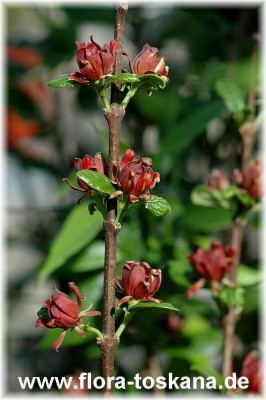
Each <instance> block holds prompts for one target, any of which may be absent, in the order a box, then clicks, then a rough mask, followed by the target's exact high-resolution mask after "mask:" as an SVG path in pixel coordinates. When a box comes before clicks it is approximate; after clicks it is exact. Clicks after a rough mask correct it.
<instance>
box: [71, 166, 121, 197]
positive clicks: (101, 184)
mask: <svg viewBox="0 0 266 400" xmlns="http://www.w3.org/2000/svg"><path fill="white" fill-rule="evenodd" d="M77 177H78V178H79V179H81V180H82V181H83V182H85V183H86V184H87V185H88V186H90V187H91V188H92V189H94V190H97V191H98V192H100V193H107V194H112V193H114V192H115V188H114V187H113V185H112V182H111V181H110V179H109V178H107V176H105V175H104V174H101V173H100V172H95V171H90V170H82V171H79V172H77Z"/></svg>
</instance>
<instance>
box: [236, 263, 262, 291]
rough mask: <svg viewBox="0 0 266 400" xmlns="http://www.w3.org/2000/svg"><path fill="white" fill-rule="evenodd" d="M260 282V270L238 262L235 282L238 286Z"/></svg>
mask: <svg viewBox="0 0 266 400" xmlns="http://www.w3.org/2000/svg"><path fill="white" fill-rule="evenodd" d="M260 282H262V271H261V270H258V269H254V268H250V267H248V266H247V265H244V264H239V265H238V268H237V283H238V285H239V286H251V285H257V284H258V283H260Z"/></svg>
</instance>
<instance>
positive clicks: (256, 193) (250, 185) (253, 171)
mask: <svg viewBox="0 0 266 400" xmlns="http://www.w3.org/2000/svg"><path fill="white" fill-rule="evenodd" d="M234 173H235V178H236V182H237V184H238V185H239V186H240V187H241V188H243V189H244V190H246V191H247V192H248V193H249V194H250V196H252V197H253V198H254V199H256V200H257V199H259V198H260V197H261V192H262V185H261V175H262V162H261V160H254V161H253V162H252V163H251V164H250V168H249V169H248V170H247V171H246V172H244V173H242V172H241V171H239V170H235V171H234Z"/></svg>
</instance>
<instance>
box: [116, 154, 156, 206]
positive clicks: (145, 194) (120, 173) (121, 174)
mask: <svg viewBox="0 0 266 400" xmlns="http://www.w3.org/2000/svg"><path fill="white" fill-rule="evenodd" d="M114 176H115V182H114V183H116V184H117V185H118V186H119V189H121V190H118V191H116V192H115V193H113V194H112V195H111V197H112V198H113V197H117V196H119V195H120V194H122V193H124V194H127V195H129V200H130V202H131V203H136V202H138V201H139V199H140V198H141V199H142V198H146V199H149V198H150V197H151V194H150V190H151V189H153V188H154V186H155V184H156V182H159V181H160V174H159V172H153V170H152V160H151V159H150V158H148V157H144V158H140V157H138V156H137V157H135V153H134V151H133V150H130V149H129V150H127V151H126V153H125V154H124V156H123V158H122V160H121V163H120V165H119V166H118V165H117V164H114Z"/></svg>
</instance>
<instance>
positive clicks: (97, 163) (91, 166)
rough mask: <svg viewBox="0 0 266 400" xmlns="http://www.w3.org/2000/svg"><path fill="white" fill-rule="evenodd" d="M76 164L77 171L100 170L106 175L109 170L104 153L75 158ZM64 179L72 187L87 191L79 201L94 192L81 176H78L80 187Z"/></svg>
mask: <svg viewBox="0 0 266 400" xmlns="http://www.w3.org/2000/svg"><path fill="white" fill-rule="evenodd" d="M74 165H75V168H76V170H77V171H81V170H90V171H95V172H99V173H100V174H104V175H107V172H108V166H107V163H106V161H105V159H104V158H103V155H102V153H96V154H95V156H94V157H92V156H90V155H88V154H86V155H85V156H84V157H83V158H82V159H81V158H75V161H74ZM63 181H65V182H66V183H67V184H68V185H69V186H70V187H71V188H72V189H74V190H77V191H79V192H84V193H85V195H84V196H82V197H81V198H80V199H79V200H78V203H80V202H81V201H82V200H84V199H85V197H87V196H88V195H90V194H91V193H92V192H93V189H92V188H91V187H90V186H88V185H87V184H86V183H85V182H84V181H82V180H81V179H79V178H77V182H78V184H79V186H80V187H76V186H74V185H72V183H71V182H70V181H69V179H67V178H64V179H63Z"/></svg>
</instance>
